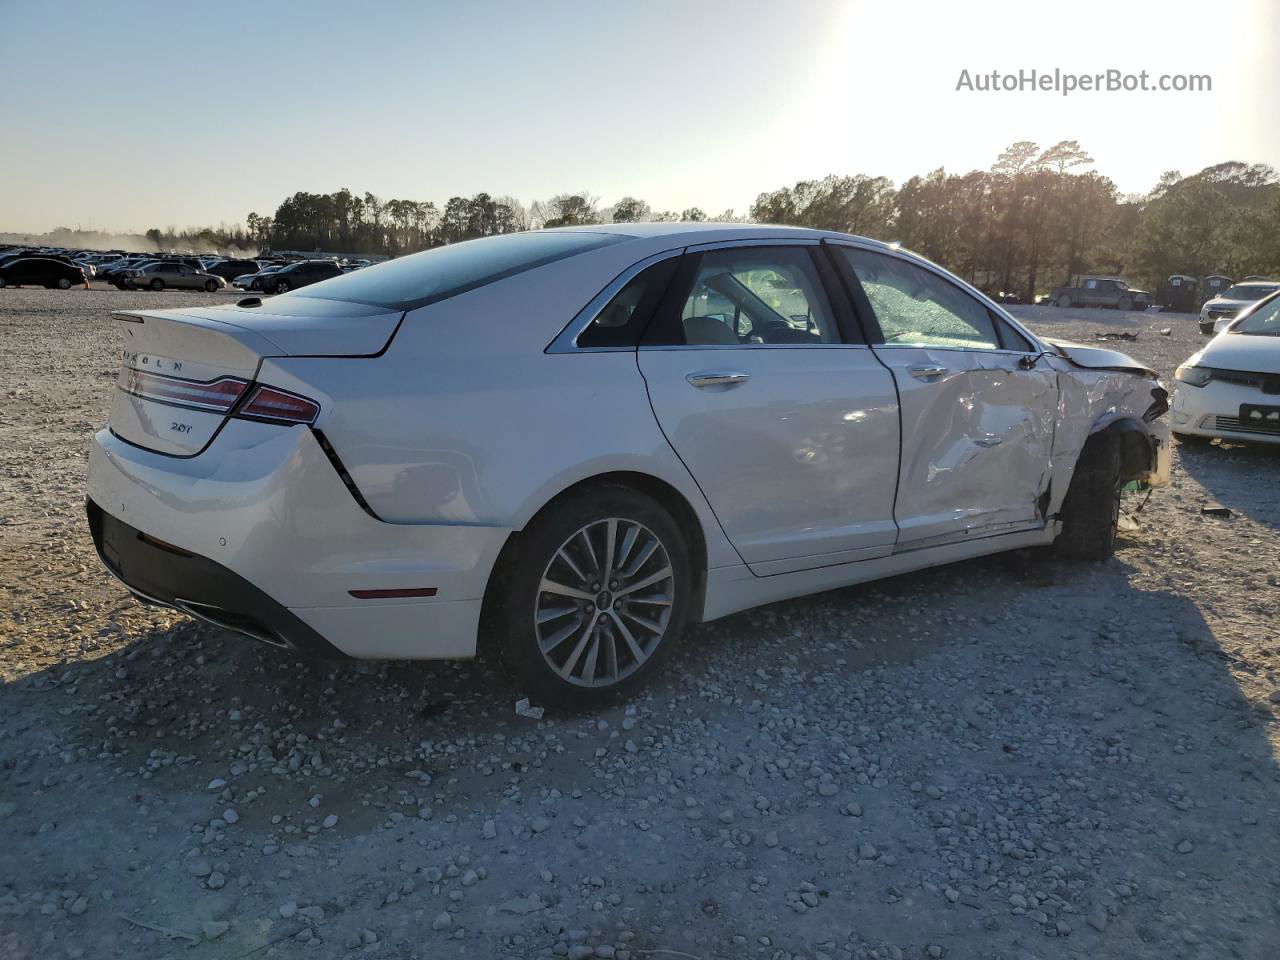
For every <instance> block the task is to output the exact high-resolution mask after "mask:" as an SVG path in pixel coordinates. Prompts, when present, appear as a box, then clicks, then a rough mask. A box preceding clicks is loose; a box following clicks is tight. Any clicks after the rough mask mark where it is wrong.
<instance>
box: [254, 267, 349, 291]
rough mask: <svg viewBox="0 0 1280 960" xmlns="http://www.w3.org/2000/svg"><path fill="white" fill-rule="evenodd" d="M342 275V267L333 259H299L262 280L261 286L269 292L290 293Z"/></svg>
mask: <svg viewBox="0 0 1280 960" xmlns="http://www.w3.org/2000/svg"><path fill="white" fill-rule="evenodd" d="M341 275H342V268H341V267H339V266H338V265H337V264H336V263H334V262H333V261H332V260H299V261H298V262H297V263H291V264H289V265H288V266H287V267H281V268H280V269H279V270H278V271H276V272H275V273H273V274H271V276H269V277H267V278H265V279H264V280H262V281H261V287H260V288H261V289H262V290H265V291H266V292H267V293H288V292H289V291H290V290H297V289H298V288H299V287H306V286H310V285H311V284H313V283H319V282H320V281H321V280H329V279H331V278H333V277H339V276H341Z"/></svg>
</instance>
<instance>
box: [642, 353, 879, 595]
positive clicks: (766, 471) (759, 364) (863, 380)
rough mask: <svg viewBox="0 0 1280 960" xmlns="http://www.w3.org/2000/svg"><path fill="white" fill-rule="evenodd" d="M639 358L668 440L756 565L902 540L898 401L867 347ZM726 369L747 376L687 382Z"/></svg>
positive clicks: (866, 550) (868, 550) (874, 548)
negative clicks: (897, 502)
mask: <svg viewBox="0 0 1280 960" xmlns="http://www.w3.org/2000/svg"><path fill="white" fill-rule="evenodd" d="M639 362H640V370H641V373H643V375H644V378H645V381H646V382H647V384H648V393H649V400H650V402H651V403H652V404H653V410H654V413H656V415H657V418H658V422H659V423H660V424H661V425H662V429H663V431H664V432H665V434H666V436H667V439H668V440H669V441H670V442H671V444H672V445H673V446H674V447H675V449H676V452H677V453H678V454H679V455H680V457H681V459H682V460H683V461H684V463H685V465H686V466H688V468H689V470H690V472H692V474H693V476H694V478H695V479H696V480H697V481H698V485H699V486H700V487H701V489H702V492H703V494H704V495H705V496H706V497H707V499H708V501H709V502H710V503H711V506H712V509H713V510H714V511H715V514H716V516H717V517H718V518H719V520H720V523H721V525H722V527H723V528H724V530H725V532H726V534H727V535H728V537H729V540H730V541H731V542H732V543H733V545H734V546H735V547H736V548H737V550H738V553H739V554H740V555H741V556H742V559H743V560H745V561H746V562H747V563H748V564H752V565H756V564H770V563H771V562H776V561H792V560H798V559H799V560H801V562H800V563H799V564H796V566H807V565H809V564H808V563H805V562H803V560H802V558H810V557H814V556H815V555H822V554H827V555H830V554H834V555H835V556H833V557H828V558H827V560H826V561H825V562H839V560H842V559H848V558H849V557H847V556H842V554H846V553H848V552H850V551H852V552H854V553H855V554H856V555H858V556H868V555H872V556H874V555H875V554H876V553H877V552H879V553H888V552H889V551H890V550H891V549H892V548H893V543H894V540H895V539H896V536H897V531H896V528H895V527H894V523H893V490H894V478H895V474H896V472H897V465H898V414H897V400H896V397H895V395H894V389H893V380H892V378H891V377H890V375H889V373H888V371H886V370H885V369H884V367H883V366H882V365H880V364H879V363H877V362H876V359H875V357H874V356H873V355H872V354H871V351H870V350H867V349H865V348H861V347H842V346H832V347H820V346H812V347H810V346H804V347H766V346H743V347H730V348H726V349H699V348H677V349H641V350H640V351H639ZM718 370H725V371H736V372H740V373H744V374H746V375H747V376H748V377H749V379H747V380H746V381H744V382H741V383H737V384H725V385H718V386H709V387H703V388H699V387H695V386H693V385H691V384H690V383H689V381H688V378H689V376H691V375H695V374H698V373H700V372H706V371H718ZM787 568H788V566H783V567H782V568H781V569H787ZM759 572H762V573H763V572H771V573H776V572H780V567H779V566H778V565H777V564H776V563H772V565H770V566H768V567H762V568H760V569H759Z"/></svg>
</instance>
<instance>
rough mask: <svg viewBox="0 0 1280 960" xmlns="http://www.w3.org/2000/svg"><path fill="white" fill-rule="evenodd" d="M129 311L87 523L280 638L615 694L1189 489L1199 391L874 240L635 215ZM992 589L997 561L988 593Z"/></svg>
mask: <svg viewBox="0 0 1280 960" xmlns="http://www.w3.org/2000/svg"><path fill="white" fill-rule="evenodd" d="M244 303H245V306H226V307H207V306H195V305H192V306H190V307H184V308H181V309H175V310H155V311H152V310H140V311H125V312H121V313H117V314H115V317H116V319H117V320H118V321H119V328H120V332H121V335H122V339H123V350H122V363H121V371H120V379H119V383H118V387H117V390H116V393H115V399H114V402H113V406H112V410H111V420H110V426H109V427H108V428H107V429H104V430H102V431H101V432H100V433H98V435H97V436H96V437H95V438H94V440H93V443H92V445H91V449H90V461H89V482H88V493H89V500H88V513H89V520H90V527H91V530H92V534H93V538H94V541H95V545H96V547H97V550H98V553H99V555H100V556H101V558H102V560H103V562H104V563H105V565H106V566H107V568H108V569H109V570H110V571H111V572H112V573H114V574H115V575H116V576H117V577H119V578H120V579H121V580H122V581H123V582H124V583H125V584H126V585H127V586H128V588H129V589H130V590H131V591H133V592H134V593H135V594H136V595H137V596H138V597H140V598H142V599H143V600H146V601H149V602H153V603H159V604H164V605H168V606H171V607H176V608H178V609H180V610H183V611H186V612H187V613H189V614H191V615H193V616H196V617H199V618H202V619H204V620H208V621H211V622H213V623H215V624H220V625H222V626H224V627H227V628H229V629H231V630H235V631H239V632H240V633H243V634H247V635H249V636H252V637H256V638H258V639H261V640H264V641H266V642H268V643H271V644H276V645H280V646H286V647H292V648H296V649H300V650H306V651H312V652H317V653H328V654H333V653H339V654H345V655H349V656H354V657H382V658H438V657H469V656H472V655H474V654H475V653H476V650H477V646H478V645H479V644H480V643H481V642H485V643H491V644H492V646H493V649H494V650H495V651H496V653H497V654H498V656H499V657H500V659H501V660H502V661H503V662H504V663H505V665H506V666H507V667H508V668H509V669H510V670H511V671H512V673H513V674H514V675H515V677H516V679H517V682H518V683H519V684H520V685H521V687H522V688H523V689H524V690H526V691H527V692H529V693H531V694H533V695H534V696H535V697H536V698H539V699H541V700H544V701H554V702H559V703H568V704H575V705H583V704H592V703H596V702H600V701H601V700H603V699H606V698H609V697H612V696H614V695H616V694H617V693H619V692H620V691H623V690H625V689H627V688H628V687H630V686H632V685H633V684H635V683H637V682H638V681H640V680H641V679H642V678H643V677H644V676H645V675H647V674H648V673H649V672H650V670H651V669H652V668H653V667H654V665H655V664H656V663H657V661H658V659H659V657H660V656H661V655H662V654H663V653H664V652H665V651H666V650H667V649H668V648H670V647H671V645H672V644H673V643H674V642H675V641H676V640H677V639H678V637H679V635H680V634H681V633H682V632H683V631H684V630H685V628H686V627H687V626H688V625H689V624H691V623H693V622H697V621H703V620H712V619H715V618H717V617H723V616H725V615H726V614H730V613H733V612H735V611H738V610H743V609H746V608H748V607H753V606H757V605H759V604H764V603H769V602H772V601H775V600H781V599H784V598H787V597H795V596H800V595H803V594H809V593H813V592H815V591H821V590H828V589H831V588H834V587H839V586H844V585H846V584H851V583H858V582H861V581H866V580H873V579H877V578H881V577H887V576H892V575H895V574H899V573H902V572H905V571H909V570H917V569H920V568H923V567H929V566H933V565H936V564H941V563H949V562H952V561H957V560H964V559H968V558H971V557H976V556H980V555H983V554H990V553H996V552H998V551H1003V550H1013V549H1017V548H1022V547H1037V546H1048V545H1050V544H1053V543H1054V542H1055V541H1056V542H1057V545H1058V547H1059V550H1060V552H1061V553H1063V554H1064V555H1066V556H1069V557H1077V558H1089V559H1101V558H1105V557H1106V556H1108V555H1109V554H1110V552H1111V549H1112V544H1113V540H1114V537H1115V531H1116V525H1117V517H1118V510H1119V502H1120V490H1121V487H1122V486H1123V485H1124V484H1126V483H1127V482H1129V481H1139V482H1142V483H1149V484H1151V485H1153V486H1158V485H1161V484H1163V483H1166V482H1167V477H1168V464H1169V444H1168V433H1167V428H1166V426H1165V425H1164V424H1163V423H1162V422H1161V421H1160V420H1159V418H1160V417H1161V415H1162V414H1163V413H1164V411H1165V409H1166V400H1167V393H1166V392H1165V390H1164V389H1163V387H1162V386H1161V385H1160V383H1159V382H1158V380H1157V378H1156V375H1155V374H1154V373H1153V372H1151V371H1150V370H1149V369H1147V368H1146V367H1144V366H1143V365H1142V364H1139V363H1136V362H1134V361H1133V360H1131V359H1129V358H1128V357H1125V356H1124V355H1123V354H1119V353H1116V352H1114V351H1111V350H1105V349H1100V348H1097V347H1084V346H1074V345H1064V344H1060V343H1056V342H1053V341H1046V340H1042V339H1040V338H1038V337H1036V336H1035V335H1033V334H1032V333H1030V332H1028V331H1027V330H1026V329H1024V328H1023V327H1022V326H1020V325H1019V324H1018V323H1017V322H1016V321H1015V320H1013V319H1012V318H1011V317H1010V316H1009V315H1008V314H1007V313H1005V312H1004V311H1003V310H1002V309H1001V308H1000V307H999V306H998V305H997V304H995V303H993V302H992V301H991V300H989V299H987V298H986V297H984V296H983V295H982V294H981V293H979V292H978V291H977V290H975V289H974V288H972V287H970V286H969V285H968V284H965V283H964V282H963V281H961V280H959V279H957V278H955V277H954V276H952V275H951V274H949V273H947V272H946V271H944V270H942V269H940V268H939V267H936V266H934V265H933V264H931V263H928V262H927V261H924V260H922V259H921V258H919V257H916V256H913V255H911V254H909V253H906V252H904V251H902V250H900V249H898V248H896V247H893V246H888V245H885V244H882V243H878V242H875V241H872V240H866V239H861V238H857V237H850V236H846V235H842V234H835V233H826V232H818V231H812V230H800V229H791V228H786V227H774V226H747V225H741V224H673V223H664V224H627V225H619V226H601V227H590V228H574V229H557V230H542V231H534V232H530V233H518V234H508V235H505V236H497V237H490V238H486V239H481V240H473V241H468V242H465V243H458V244H453V245H450V246H445V247H439V248H436V249H433V250H429V251H427V252H424V253H419V254H416V255H413V256H408V257H403V258H400V259H396V260H393V261H390V262H387V263H383V264H378V265H375V266H370V267H366V268H365V269H362V270H359V271H356V272H354V273H349V274H345V275H342V276H339V277H336V278H334V279H331V280H327V281H323V282H320V283H316V284H314V285H311V286H308V287H305V288H303V289H300V290H294V291H291V292H289V293H287V294H284V295H281V296H277V297H275V298H271V299H268V300H266V301H261V300H258V299H256V298H254V299H250V300H246V301H244ZM975 587H980V585H977V584H976V585H975Z"/></svg>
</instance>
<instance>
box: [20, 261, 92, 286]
mask: <svg viewBox="0 0 1280 960" xmlns="http://www.w3.org/2000/svg"><path fill="white" fill-rule="evenodd" d="M77 285H80V286H85V287H87V286H89V281H88V279H87V278H86V277H85V275H84V270H82V269H81V268H80V267H77V266H75V265H74V264H70V263H67V262H66V261H63V260H54V259H53V258H51V257H16V258H14V259H13V260H10V261H8V262H7V263H5V264H4V265H3V266H0V287H23V286H26V287H49V288H53V287H57V288H58V289H60V290H70V289H71V288H72V287H73V286H77Z"/></svg>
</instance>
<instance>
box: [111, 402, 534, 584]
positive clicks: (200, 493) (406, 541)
mask: <svg viewBox="0 0 1280 960" xmlns="http://www.w3.org/2000/svg"><path fill="white" fill-rule="evenodd" d="M89 496H90V497H92V498H93V500H94V502H96V503H97V504H98V505H99V506H101V507H102V509H103V510H105V511H106V512H107V513H110V514H112V515H113V516H115V517H117V518H119V519H121V520H123V521H124V522H125V523H128V524H130V525H131V526H134V527H137V528H138V529H140V530H143V531H145V532H146V533H148V534H150V535H152V536H155V537H158V538H160V539H161V540H164V541H166V542H168V543H172V544H174V545H175V546H178V547H181V548H182V549H184V550H189V551H191V552H193V553H197V554H200V555H201V556H204V557H208V558H209V559H210V560H213V561H214V562H216V563H219V564H221V565H222V566H224V567H226V568H228V569H229V570H231V571H232V572H234V573H236V574H238V575H240V576H241V577H244V578H245V579H246V580H249V581H250V582H251V583H253V584H255V585H256V586H258V587H260V588H261V589H262V590H263V591H265V592H266V593H267V594H268V595H269V596H271V597H272V598H273V599H275V600H277V601H278V602H280V603H282V604H284V605H285V606H305V607H315V606H344V605H348V604H350V603H351V596H350V594H349V593H348V591H349V590H362V589H395V588H404V587H435V588H436V589H437V590H438V591H439V592H438V593H437V596H436V598H434V599H435V600H436V602H442V601H448V600H473V599H478V598H480V597H482V596H483V595H484V588H485V585H486V584H487V582H488V578H489V571H490V569H491V568H492V566H493V561H494V560H495V559H496V558H497V555H498V551H499V550H500V549H501V548H502V545H503V543H505V542H506V538H507V535H508V534H509V532H510V531H509V530H507V529H504V528H501V527H486V526H465V525H451V526H438V525H412V526H411V525H403V526H401V525H393V524H385V523H379V522H378V521H377V520H374V519H373V518H372V517H370V516H368V514H366V513H364V512H363V511H362V510H361V509H360V507H359V506H358V505H357V504H356V503H355V501H354V500H353V499H352V498H351V494H350V493H349V492H348V491H347V489H346V487H344V486H343V485H342V482H341V480H339V479H338V475H337V474H336V473H335V472H334V470H333V467H332V466H330V464H329V462H328V460H327V459H325V456H324V453H323V452H322V451H321V450H320V447H319V445H318V444H317V443H316V441H315V438H314V437H313V436H312V434H311V432H310V431H309V430H307V429H306V428H304V427H281V426H274V425H271V424H260V423H250V422H246V421H241V420H233V421H231V422H230V423H228V424H227V426H226V428H225V429H223V430H222V432H221V433H220V434H219V435H218V437H217V439H216V440H215V441H214V442H213V444H212V445H211V446H210V448H209V449H208V450H207V451H206V452H205V453H204V454H202V455H201V456H199V457H196V458H193V459H190V460H178V459H175V458H173V457H167V456H164V455H163V454H158V453H152V452H150V451H146V450H140V449H138V448H137V447H133V446H130V445H128V444H126V443H123V442H121V441H120V440H118V439H117V438H115V437H113V436H112V435H111V434H110V433H108V432H107V431H105V430H104V431H101V432H100V433H99V434H98V435H97V436H96V437H95V438H94V440H93V442H92V443H91V445H90V451H89Z"/></svg>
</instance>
